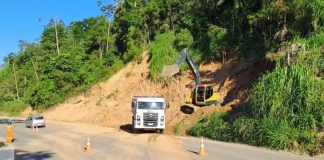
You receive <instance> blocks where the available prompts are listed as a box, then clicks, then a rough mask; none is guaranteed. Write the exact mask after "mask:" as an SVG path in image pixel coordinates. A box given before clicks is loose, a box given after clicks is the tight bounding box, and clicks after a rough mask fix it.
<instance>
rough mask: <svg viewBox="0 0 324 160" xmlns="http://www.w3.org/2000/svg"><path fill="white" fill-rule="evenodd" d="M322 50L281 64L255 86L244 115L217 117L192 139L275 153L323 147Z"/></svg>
mask: <svg viewBox="0 0 324 160" xmlns="http://www.w3.org/2000/svg"><path fill="white" fill-rule="evenodd" d="M312 39H313V37H310V38H309V40H306V42H311V41H312ZM319 51H320V50H318V48H317V47H315V48H309V50H305V51H304V52H302V53H300V54H299V55H298V57H297V58H296V60H295V61H296V62H295V64H293V65H292V66H287V65H285V62H284V61H281V62H278V64H277V67H276V68H275V69H274V71H273V72H271V73H268V74H266V75H265V76H264V77H262V78H261V79H260V81H259V82H258V83H257V84H255V85H254V87H253V88H252V89H251V94H250V95H249V98H248V100H247V102H246V103H245V104H244V105H243V106H240V107H241V110H239V111H236V112H235V111H234V112H230V113H229V114H225V113H224V114H223V113H217V112H216V113H214V114H213V115H210V116H209V117H208V120H207V121H206V122H204V123H203V122H198V123H197V124H195V125H194V126H193V127H192V128H191V129H190V130H189V131H188V134H190V135H193V136H201V135H203V136H207V137H209V138H211V139H216V140H222V141H233V142H242V143H248V144H252V145H260V146H267V147H270V148H273V149H289V150H297V149H298V150H300V151H307V152H312V151H314V150H316V149H318V148H320V146H321V143H324V142H323V135H321V134H320V133H321V132H323V129H324V128H323V115H324V110H323V106H324V93H323V90H324V81H323V80H321V79H318V78H317V77H318V75H319V74H318V73H320V72H322V68H321V65H320V64H321V63H318V62H323V61H324V59H323V57H322V58H320V57H319V56H318V55H320V54H322V53H320V52H319ZM310 54H312V55H313V57H312V58H309V55H310ZM317 58H318V59H317ZM322 147H323V146H322ZM321 149H323V148H321Z"/></svg>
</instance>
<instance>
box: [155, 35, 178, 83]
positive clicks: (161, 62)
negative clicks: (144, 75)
mask: <svg viewBox="0 0 324 160" xmlns="http://www.w3.org/2000/svg"><path fill="white" fill-rule="evenodd" d="M175 38H176V37H175V35H174V32H173V31H171V32H166V33H163V34H160V35H157V36H156V37H155V40H154V41H153V42H152V43H151V54H152V59H151V64H150V75H151V77H152V78H153V80H158V79H159V76H160V73H161V72H162V70H163V67H164V66H165V65H171V64H174V63H175V61H176V59H177V58H178V55H179V54H178V51H177V50H176V49H175V48H174V47H173V43H174V41H175Z"/></svg>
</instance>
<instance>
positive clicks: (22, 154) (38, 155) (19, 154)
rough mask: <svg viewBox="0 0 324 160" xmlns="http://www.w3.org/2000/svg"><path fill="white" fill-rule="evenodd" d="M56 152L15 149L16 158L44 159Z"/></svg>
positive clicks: (28, 159)
mask: <svg viewBox="0 0 324 160" xmlns="http://www.w3.org/2000/svg"><path fill="white" fill-rule="evenodd" d="M53 155H54V153H51V152H47V151H38V152H28V151H24V150H19V149H18V150H15V159H17V160H20V159H23V160H43V159H48V158H51V157H52V156H53Z"/></svg>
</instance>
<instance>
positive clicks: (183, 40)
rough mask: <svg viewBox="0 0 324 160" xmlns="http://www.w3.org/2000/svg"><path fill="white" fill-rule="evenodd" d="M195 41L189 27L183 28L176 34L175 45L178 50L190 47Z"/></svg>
mask: <svg viewBox="0 0 324 160" xmlns="http://www.w3.org/2000/svg"><path fill="white" fill-rule="evenodd" d="M192 43H193V37H192V35H191V33H190V31H189V30H188V29H181V30H180V32H179V33H177V35H176V39H175V41H174V45H175V47H176V48H177V49H178V50H182V49H183V48H189V47H190V46H191V45H192Z"/></svg>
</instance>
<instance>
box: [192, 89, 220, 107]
mask: <svg viewBox="0 0 324 160" xmlns="http://www.w3.org/2000/svg"><path fill="white" fill-rule="evenodd" d="M194 95H195V96H194V98H195V101H194V102H195V104H196V105H199V106H209V105H213V104H217V102H218V98H219V95H218V94H217V93H214V89H213V86H212V85H210V84H201V85H198V86H197V87H196V88H195V89H194Z"/></svg>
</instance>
